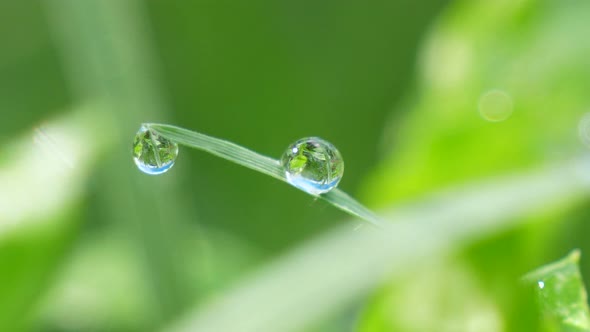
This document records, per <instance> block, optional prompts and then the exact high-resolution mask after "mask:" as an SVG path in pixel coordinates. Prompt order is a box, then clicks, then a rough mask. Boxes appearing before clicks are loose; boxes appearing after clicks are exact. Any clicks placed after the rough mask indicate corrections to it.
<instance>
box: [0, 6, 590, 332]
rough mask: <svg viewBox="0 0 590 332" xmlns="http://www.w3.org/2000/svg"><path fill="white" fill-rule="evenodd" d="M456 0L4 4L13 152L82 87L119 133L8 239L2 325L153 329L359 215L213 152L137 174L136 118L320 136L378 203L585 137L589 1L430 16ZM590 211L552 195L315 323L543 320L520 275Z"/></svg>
mask: <svg viewBox="0 0 590 332" xmlns="http://www.w3.org/2000/svg"><path fill="white" fill-rule="evenodd" d="M446 4H447V1H443V0H432V1H428V2H420V1H418V2H416V1H409V0H400V1H389V2H380V1H369V2H368V3H367V2H364V3H360V2H359V3H357V2H347V1H345V2H341V1H334V0H328V1H323V2H317V1H311V0H303V1H298V2H272V1H264V0H254V1H248V2H245V1H237V2H230V1H217V2H215V1H207V0H203V1H195V2H190V3H189V2H186V1H181V0H173V1H152V0H146V1H139V0H137V1H135V0H129V1H117V0H104V1H102V0H88V1H76V0H49V1H44V2H39V1H33V0H22V1H3V2H0V13H4V14H5V15H4V16H3V19H2V20H0V43H1V44H2V45H3V46H4V47H3V51H2V52H1V53H0V73H1V74H0V109H2V110H3V111H2V115H3V120H2V121H0V138H2V142H3V143H2V144H0V162H1V164H0V170H3V169H5V168H6V165H10V162H11V158H12V157H11V156H10V155H9V154H7V153H5V151H7V150H8V144H6V142H10V141H14V137H15V136H16V135H17V134H18V133H21V132H26V131H30V129H31V128H33V127H35V126H37V125H38V124H39V123H40V122H42V121H45V120H47V119H49V118H52V117H54V116H55V115H56V114H58V113H60V110H66V109H69V108H70V107H68V106H71V105H74V106H77V105H79V104H81V103H85V102H86V101H87V100H88V99H100V100H102V101H103V102H104V103H105V105H106V106H105V107H104V108H100V109H97V110H95V111H94V112H95V113H96V114H100V115H102V116H108V117H109V118H112V119H113V120H114V121H113V122H112V123H111V125H109V127H108V130H103V131H101V132H100V133H95V132H94V131H92V130H91V131H89V132H90V133H93V138H94V139H95V140H96V141H101V140H105V139H108V140H112V141H113V142H114V143H115V144H114V145H112V146H110V147H109V149H110V150H108V153H102V154H100V153H101V151H100V149H96V150H95V149H94V148H90V147H89V148H88V151H89V152H90V153H92V154H93V156H94V157H98V156H99V154H100V156H101V159H100V163H98V164H97V165H96V166H95V167H93V172H92V173H91V174H90V175H89V176H87V180H85V181H83V180H82V179H78V178H76V179H75V181H74V183H75V184H76V186H84V187H85V189H86V190H85V192H84V195H82V194H80V195H79V196H77V197H76V199H75V200H74V201H75V202H70V201H68V202H65V203H64V204H62V205H61V206H62V209H61V210H60V211H58V213H56V214H47V215H46V216H44V218H43V219H46V220H47V221H44V222H43V223H40V224H42V225H44V226H43V227H41V226H39V227H32V228H23V229H19V231H17V232H14V233H10V234H9V235H8V236H6V237H0V281H1V283H0V284H2V285H3V286H2V287H0V294H2V297H1V299H0V330H2V331H5V330H6V331H18V330H19V329H25V327H26V326H34V327H35V330H40V331H80V330H109V331H130V330H138V331H145V330H154V329H158V328H160V327H162V326H163V325H164V324H166V323H168V322H169V321H171V320H173V319H175V318H177V317H178V316H180V315H181V314H182V313H183V312H184V311H185V310H186V309H187V308H188V307H189V306H193V305H198V304H199V303H202V302H203V301H205V300H206V299H208V298H209V297H211V296H213V295H214V294H216V293H217V292H219V291H221V290H223V289H226V288H227V287H228V285H230V284H232V283H233V282H235V281H236V280H239V279H242V278H243V277H244V276H246V275H248V273H249V272H250V271H251V270H253V269H254V268H255V267H257V266H259V265H260V264H262V263H264V262H266V261H268V260H270V259H272V258H275V257H278V254H280V253H281V252H284V251H286V250H288V249H289V248H291V247H292V246H294V245H296V244H298V243H300V242H301V241H302V240H304V239H307V238H309V237H311V236H312V235H314V234H318V233H320V232H322V231H323V230H326V229H328V228H329V227H331V226H334V225H337V224H338V223H340V220H341V219H342V218H343V217H344V214H342V213H340V212H337V210H335V209H332V208H331V207H330V206H329V205H327V204H324V203H321V201H320V202H315V201H312V200H311V199H310V198H309V197H308V195H305V194H303V193H300V192H299V191H297V190H295V189H293V188H289V187H288V186H284V185H283V184H281V183H278V182H277V181H274V180H272V179H269V178H267V177H265V176H261V175H258V174H256V173H255V172H251V171H250V170H247V169H243V168H241V167H236V166H235V165H232V164H229V163H226V162H225V161H223V160H218V159H217V158H214V157H211V156H208V155H206V154H202V153H193V152H191V151H181V153H180V157H179V160H178V162H177V165H176V166H175V169H174V171H172V172H170V173H169V174H166V175H165V176H161V177H157V178H149V177H147V176H145V175H143V174H139V172H137V171H136V170H135V169H134V165H133V163H132V161H131V158H130V154H131V151H130V150H131V147H130V145H131V142H132V138H133V134H134V133H135V131H136V130H137V128H138V127H139V124H140V123H142V122H152V121H157V122H167V123H173V124H178V125H181V126H182V127H186V128H194V129H196V130H198V131H200V132H204V133H207V134H211V135H213V136H216V137H224V138H227V139H229V140H231V141H235V142H239V143H240V144H241V145H244V146H247V147H251V148H252V149H254V150H256V151H260V152H261V153H263V154H265V155H269V156H274V157H279V156H280V155H281V154H282V152H283V151H284V149H285V148H286V147H287V145H288V144H289V143H290V142H293V141H294V140H296V139H298V138H301V137H305V136H313V135H318V136H321V137H324V138H326V139H327V140H329V141H331V142H333V143H335V144H336V146H337V147H338V149H339V150H340V151H341V152H342V154H343V157H344V160H345V161H346V172H345V176H344V178H343V180H342V183H341V187H342V189H343V190H345V191H347V192H354V191H355V190H356V189H358V188H360V189H361V192H362V196H361V197H364V198H365V201H366V202H368V203H370V204H371V205H372V206H374V207H376V208H384V207H389V206H391V205H393V204H396V203H399V202H402V201H410V200H414V199H416V198H418V197H420V196H422V195H424V194H426V193H429V192H431V191H434V190H437V189H442V188H444V187H447V186H451V185H459V184H462V183H467V182H470V181H472V180H476V179H479V178H481V177H493V176H495V175H499V174H502V173H506V172H514V171H527V170H529V169H532V168H533V167H535V166H537V165H542V164H548V163H551V162H553V161H559V160H563V159H567V158H569V157H570V156H572V155H573V154H575V153H579V152H580V151H581V150H582V149H583V145H582V144H581V143H580V142H579V137H578V132H577V130H578V128H577V126H578V121H579V120H580V118H581V116H582V115H583V114H584V113H585V112H587V111H588V109H589V105H590V102H589V100H588V99H589V98H590V97H589V96H588V94H587V87H588V86H589V84H588V83H589V82H588V79H589V77H590V72H589V71H590V56H589V55H590V41H589V40H588V39H587V38H585V36H586V35H587V32H588V31H590V26H589V25H588V20H587V17H586V16H587V15H586V13H587V12H588V10H589V9H590V8H588V7H589V6H590V4H588V3H584V2H580V1H574V0H563V1H556V0H518V1H511V0H498V1H487V0H478V1H469V0H458V1H453V2H450V3H449V4H448V6H446V8H444V12H443V14H442V16H440V17H438V18H437V19H436V21H435V22H434V23H431V22H432V20H433V19H434V18H435V17H436V15H437V14H438V12H439V10H441V9H443V7H444V6H445V5H446ZM432 24H433V25H432ZM427 29H430V33H429V35H428V36H427V38H426V42H425V44H424V45H423V46H420V49H421V52H420V54H419V55H417V48H418V46H419V45H420V43H421V37H422V34H423V33H424V32H425V31H426V30H427ZM152 37H153V40H152ZM416 59H417V60H416ZM415 63H416V64H417V65H418V68H419V70H418V75H417V79H413V78H412V77H413V76H414V73H413V68H414V64H415ZM409 87H411V88H412V89H411V90H410V89H408V88H409ZM404 95H405V99H403V100H402V102H401V103H400V97H402V96H404ZM393 105H396V107H395V108H394V109H393V110H392V109H391V108H392V106H393ZM488 112H491V113H488ZM502 112H507V113H504V114H503V113H502ZM61 113H65V115H66V116H70V115H71V113H70V112H65V111H61ZM498 116H500V118H502V117H503V116H506V117H507V119H505V120H504V121H495V122H494V121H489V120H498V119H499V118H498ZM384 124H385V126H384ZM81 128H85V127H81ZM582 129H584V128H583V127H582ZM583 134H584V135H585V133H583ZM380 140H381V143H380V145H381V146H380V148H381V149H379V141H380ZM381 157H383V160H382V162H380V163H378V160H379V159H380V158H381ZM5 162H6V163H5ZM376 164H377V165H378V166H377V167H376V169H374V168H375V165H376ZM367 175H368V176H367ZM32 179H33V180H35V179H34V178H32ZM33 180H32V181H33ZM35 181H36V180H35ZM43 183H44V182H41V181H39V182H38V184H37V185H38V186H39V187H42V186H41V184H43ZM6 185H7V184H6V183H0V186H6ZM62 185H63V184H62ZM57 186H60V185H59V184H58V185H57ZM63 186H65V185H63ZM39 187H37V188H35V187H34V185H32V186H29V187H25V186H23V187H22V190H23V191H27V190H28V191H31V192H37V191H39V190H38V188H39ZM4 188H6V187H4ZM253 188H254V189H255V190H253ZM45 189H46V191H43V192H50V191H51V189H53V188H45ZM15 190H16V188H15ZM254 191H255V194H253V192H254ZM15 197H16V196H15ZM31 197H32V198H36V196H32V195H31ZM47 197H49V196H47ZM12 199H14V198H12ZM0 206H1V205H0ZM30 206H31V209H34V208H35V207H38V206H39V202H38V201H34V200H33V201H31V202H30ZM587 211H588V203H587V202H579V204H577V205H575V206H573V208H572V204H571V202H564V204H563V205H562V206H560V208H559V209H547V210H543V211H538V213H536V214H535V215H533V216H529V218H532V219H535V220H536V221H538V222H536V223H535V226H534V227H522V228H520V229H517V230H514V231H511V232H509V233H506V234H502V235H500V236H496V237H493V238H489V239H486V240H485V241H482V242H480V243H477V244H474V245H473V246H471V247H469V248H465V250H463V251H461V252H457V253H454V254H453V255H450V256H445V257H444V258H439V260H438V261H437V262H424V264H422V265H419V266H417V267H416V268H415V269H414V270H410V271H407V276H406V277H402V278H399V279H397V278H396V279H394V280H391V281H390V282H387V283H385V284H384V285H383V286H382V287H380V289H377V290H375V292H374V294H373V295H372V296H371V297H370V298H369V299H367V303H368V305H367V306H364V307H363V308H362V309H360V308H357V307H356V306H358V307H361V306H362V301H359V303H357V304H356V305H355V306H354V308H351V309H350V311H348V312H345V313H343V314H342V315H341V316H338V317H329V318H326V321H324V322H319V323H318V324H319V326H318V327H316V329H315V330H317V331H322V332H325V331H332V330H333V331H342V330H346V329H350V326H351V325H353V323H352V322H351V321H352V320H354V315H356V312H357V311H361V312H362V313H361V314H360V317H359V319H358V322H357V328H358V330H359V331H390V330H396V331H433V330H436V331H445V329H446V330H448V331H474V330H476V331H488V330H489V331H500V330H506V331H527V330H528V331H532V330H536V329H537V327H538V325H537V324H538V322H537V320H536V316H535V315H536V312H535V309H534V305H532V304H531V302H530V298H529V297H528V296H527V294H528V293H527V292H526V290H523V289H521V288H520V287H519V285H518V279H519V277H520V276H521V275H522V274H523V273H525V272H526V271H529V270H531V269H533V268H534V267H535V266H540V265H542V264H543V263H544V262H547V261H550V260H552V259H554V258H555V257H559V256H561V255H563V253H564V252H566V251H569V250H571V249H572V247H579V248H581V249H582V250H590V246H589V245H588V243H587V241H586V239H585V234H588V227H589V226H588V223H587V222H586V220H587V215H588V212H587ZM0 212H2V211H0ZM0 216H2V214H1V213H0ZM2 222H3V220H0V224H1V223H2ZM26 222H27V223H29V222H30V223H32V224H36V223H35V220H32V219H30V220H26ZM76 239H77V240H76ZM415 240H416V241H420V239H415ZM581 266H582V271H583V274H584V275H590V265H588V264H585V263H584V262H583V261H582V262H581ZM321 296H324V295H323V294H322V295H321ZM325 296H329V294H327V295H325ZM464 308H468V309H469V310H463V309H464ZM31 319H33V321H31ZM228 319H230V318H228ZM30 324H33V325H30ZM486 329H487V330H486Z"/></svg>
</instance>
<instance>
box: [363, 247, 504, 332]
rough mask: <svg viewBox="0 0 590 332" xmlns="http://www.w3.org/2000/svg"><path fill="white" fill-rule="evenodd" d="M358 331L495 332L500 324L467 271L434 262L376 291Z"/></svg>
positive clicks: (446, 260)
mask: <svg viewBox="0 0 590 332" xmlns="http://www.w3.org/2000/svg"><path fill="white" fill-rule="evenodd" d="M441 289H444V290H447V291H446V292H441ZM358 325H359V326H358V328H357V330H356V331H359V332H385V331H414V332H417V331H420V332H428V331H437V332H470V331H478V332H498V331H501V330H502V327H503V326H502V325H503V321H502V316H501V313H500V311H499V310H498V308H497V307H496V305H495V304H494V303H493V302H492V301H490V299H489V298H488V297H487V294H485V292H484V291H483V290H482V289H481V287H480V285H479V283H478V280H477V278H476V276H475V275H474V274H473V273H472V272H471V271H470V270H469V268H468V266H467V265H465V264H464V263H462V262H461V261H456V260H453V259H450V258H442V259H441V258H437V259H435V260H433V261H427V262H424V263H423V264H420V267H419V268H412V269H409V270H407V271H406V272H405V273H404V275H403V276H399V277H397V278H395V279H394V280H392V281H391V282H390V283H389V284H388V285H386V286H385V287H383V288H382V289H380V290H379V291H378V292H377V295H376V296H375V297H373V298H372V299H371V301H370V302H369V304H368V305H367V307H366V309H365V310H364V312H363V315H362V316H361V318H360V322H359V324H358Z"/></svg>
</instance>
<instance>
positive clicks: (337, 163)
mask: <svg viewBox="0 0 590 332" xmlns="http://www.w3.org/2000/svg"><path fill="white" fill-rule="evenodd" d="M281 164H282V166H283V167H284V168H285V175H286V176H287V181H289V183H291V184H292V185H294V186H295V187H297V188H300V189H302V190H304V191H307V192H308V193H310V194H314V195H318V194H322V193H326V192H328V191H330V190H332V189H334V188H336V186H337V185H338V182H340V179H341V178H342V175H343V174H344V161H343V160H342V155H341V154H340V152H339V151H338V150H337V149H336V148H335V147H334V145H332V144H331V143H329V142H327V141H325V140H323V139H321V138H318V137H307V138H302V139H300V140H298V141H296V142H295V143H293V144H291V145H290V146H289V148H288V149H287V150H286V152H285V153H284V154H283V157H282V158H281Z"/></svg>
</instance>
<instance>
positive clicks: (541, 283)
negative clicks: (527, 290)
mask: <svg viewBox="0 0 590 332" xmlns="http://www.w3.org/2000/svg"><path fill="white" fill-rule="evenodd" d="M537 284H538V285H539V288H540V289H543V288H545V283H544V282H543V281H541V280H539V282H538V283H537Z"/></svg>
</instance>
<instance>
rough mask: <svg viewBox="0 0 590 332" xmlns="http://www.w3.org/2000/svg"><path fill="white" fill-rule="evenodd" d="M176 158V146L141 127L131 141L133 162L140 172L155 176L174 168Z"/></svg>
mask: <svg viewBox="0 0 590 332" xmlns="http://www.w3.org/2000/svg"><path fill="white" fill-rule="evenodd" d="M177 156H178V144H176V143H174V142H172V141H170V140H169V139H166V138H164V137H162V136H160V135H158V134H157V133H155V132H153V131H152V130H150V129H149V128H148V127H146V126H141V128H140V129H139V131H138V132H137V134H136V135H135V140H134V141H133V161H135V165H137V168H139V170H140V171H142V172H144V173H146V174H150V175H157V174H162V173H164V172H166V171H167V170H169V169H170V168H172V166H174V161H176V157H177Z"/></svg>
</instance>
